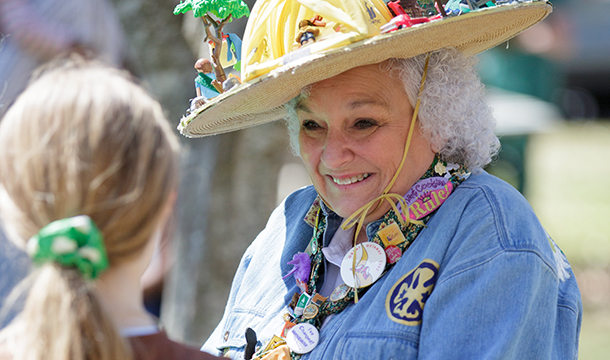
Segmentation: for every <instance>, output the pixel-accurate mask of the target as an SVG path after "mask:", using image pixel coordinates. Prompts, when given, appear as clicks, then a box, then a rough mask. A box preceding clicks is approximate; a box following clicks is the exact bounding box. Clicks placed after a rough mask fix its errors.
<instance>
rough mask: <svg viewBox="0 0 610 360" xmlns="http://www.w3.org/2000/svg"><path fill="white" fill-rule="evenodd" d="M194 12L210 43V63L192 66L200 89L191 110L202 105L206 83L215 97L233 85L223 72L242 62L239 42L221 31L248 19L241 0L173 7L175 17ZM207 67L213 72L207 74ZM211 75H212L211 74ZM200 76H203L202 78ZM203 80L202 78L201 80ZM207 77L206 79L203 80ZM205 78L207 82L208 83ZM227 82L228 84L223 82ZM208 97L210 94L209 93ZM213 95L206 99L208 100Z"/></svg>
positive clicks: (193, 1) (200, 0) (190, 0)
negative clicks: (201, 23) (240, 20)
mask: <svg viewBox="0 0 610 360" xmlns="http://www.w3.org/2000/svg"><path fill="white" fill-rule="evenodd" d="M191 10H192V11H193V16H194V17H195V18H200V19H201V21H202V22H203V26H204V31H205V38H204V41H207V42H209V43H210V47H211V50H212V51H211V52H212V55H211V57H212V60H211V61H210V60H208V59H199V60H197V62H196V63H195V69H197V71H198V72H199V74H200V75H199V77H198V78H197V79H198V80H199V82H198V81H197V80H195V82H196V83H197V84H199V85H201V87H197V91H198V92H197V98H195V99H193V101H194V103H192V104H191V109H190V110H191V111H192V110H194V109H193V105H195V107H197V105H200V104H202V103H205V101H203V100H205V99H201V98H200V97H201V96H202V95H204V94H200V90H201V89H202V88H209V87H208V86H207V85H208V82H210V83H211V85H212V86H213V88H212V89H211V90H212V91H215V92H216V94H215V95H214V96H216V95H218V94H221V93H223V92H224V91H225V90H224V88H228V89H230V88H232V87H234V86H235V81H236V79H237V80H239V78H235V77H234V78H229V79H227V75H226V73H225V71H224V68H225V67H228V66H230V65H235V67H236V68H239V66H240V61H241V39H239V37H238V36H237V35H235V34H229V33H227V34H225V33H224V32H223V28H224V26H225V25H226V24H227V23H229V22H231V21H232V20H233V19H239V18H241V17H243V16H250V9H248V5H246V4H245V3H244V2H243V1H242V0H185V1H182V2H180V4H178V5H177V6H176V7H175V8H174V14H175V15H178V14H184V13H186V12H188V11H191ZM210 68H211V69H212V71H210ZM212 73H213V75H212ZM202 74H203V75H202ZM208 74H209V75H208ZM204 77H205V78H204ZM206 78H207V79H206ZM208 79H209V80H210V81H208ZM227 80H229V83H228V84H227V85H224V82H225V81H227ZM209 95H213V94H211V93H209ZM214 96H206V98H207V99H209V98H210V97H214Z"/></svg>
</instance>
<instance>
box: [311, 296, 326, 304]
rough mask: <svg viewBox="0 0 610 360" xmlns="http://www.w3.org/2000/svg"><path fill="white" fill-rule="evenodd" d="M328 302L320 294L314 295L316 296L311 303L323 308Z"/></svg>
mask: <svg viewBox="0 0 610 360" xmlns="http://www.w3.org/2000/svg"><path fill="white" fill-rule="evenodd" d="M325 301H326V298H325V297H324V296H322V295H320V294H317V293H316V294H314V296H313V297H312V298H311V302H312V303H314V304H316V305H318V306H321V305H322V304H323V303H324V302H325Z"/></svg>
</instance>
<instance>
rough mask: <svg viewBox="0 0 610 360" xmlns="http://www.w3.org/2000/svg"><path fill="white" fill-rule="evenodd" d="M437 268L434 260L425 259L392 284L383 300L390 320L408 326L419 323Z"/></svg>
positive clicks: (434, 281)
mask: <svg viewBox="0 0 610 360" xmlns="http://www.w3.org/2000/svg"><path fill="white" fill-rule="evenodd" d="M438 268H439V266H438V264H437V263H436V262H435V261H434V260H430V259H425V260H424V261H422V262H421V263H420V264H419V265H417V267H416V268H415V269H413V270H411V271H410V272H409V273H408V274H406V275H404V276H403V277H401V278H400V279H399V280H398V281H397V282H396V284H394V286H392V288H391V289H390V292H388V296H387V298H386V300H385V309H386V312H387V314H388V317H389V318H390V319H391V320H392V321H395V322H397V323H399V324H403V325H409V326H415V325H419V324H420V323H421V321H422V313H423V311H424V305H425V304H426V301H427V300H428V297H430V294H432V289H433V288H434V284H436V278H437V275H438Z"/></svg>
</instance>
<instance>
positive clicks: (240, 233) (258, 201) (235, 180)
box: [114, 0, 287, 346]
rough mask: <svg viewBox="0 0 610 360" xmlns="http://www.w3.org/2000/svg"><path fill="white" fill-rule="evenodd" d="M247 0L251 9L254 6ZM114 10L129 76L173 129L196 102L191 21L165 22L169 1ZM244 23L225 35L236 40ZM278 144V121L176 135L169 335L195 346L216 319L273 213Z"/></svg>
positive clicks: (281, 144)
mask: <svg viewBox="0 0 610 360" xmlns="http://www.w3.org/2000/svg"><path fill="white" fill-rule="evenodd" d="M246 2H247V3H248V5H250V8H252V4H253V3H254V1H253V0H247V1H246ZM114 3H115V5H116V7H117V9H118V10H119V12H120V16H121V19H122V20H123V24H124V27H125V31H126V33H127V37H128V40H130V42H131V44H130V45H131V48H132V50H133V52H132V55H133V59H134V61H133V64H134V66H133V67H132V68H133V69H135V70H136V73H137V75H139V76H141V77H142V78H143V79H144V80H145V83H147V84H148V85H149V88H150V89H151V90H152V92H153V94H155V95H156V96H157V98H158V99H159V100H160V102H161V104H162V105H163V107H164V109H165V110H166V111H167V114H168V118H169V119H170V121H171V122H172V127H175V126H176V125H177V124H178V121H179V119H180V117H181V116H182V114H183V113H184V111H185V110H186V108H187V107H188V99H189V98H192V97H194V95H195V88H194V83H193V80H194V78H195V77H196V76H197V73H196V71H195V70H193V65H194V63H195V58H196V57H195V56H193V53H198V51H195V52H191V50H189V48H188V46H187V44H186V42H185V40H184V38H183V37H182V35H181V27H182V21H188V20H187V19H185V18H187V17H190V18H191V19H192V20H195V19H194V18H192V16H191V15H190V14H185V15H181V16H175V15H173V13H172V10H173V7H174V6H175V3H176V2H175V1H169V0H148V1H144V0H123V1H119V0H114ZM246 20H247V19H246V18H245V17H244V18H242V19H239V20H236V21H233V22H231V23H230V24H227V28H231V30H230V31H231V32H233V33H237V34H238V35H241V34H243V28H244V26H245V22H246ZM196 22H197V23H199V24H201V22H200V21H196ZM199 26H200V25H199ZM202 30H203V29H200V30H199V31H198V34H200V35H198V36H202V35H203V31H202ZM189 40H191V39H189ZM202 40H203V39H199V40H198V41H192V43H193V44H202ZM197 57H199V56H197ZM286 138H287V136H286V133H285V130H284V129H283V125H282V124H279V123H277V122H276V123H273V124H267V125H263V126H259V127H255V128H251V129H246V130H242V131H238V132H234V133H229V134H223V135H218V136H213V137H208V138H203V139H186V138H183V137H182V140H183V141H182V143H183V153H182V168H181V183H180V189H179V196H178V202H177V204H176V211H177V215H178V216H177V226H176V228H177V234H176V236H175V239H174V240H175V241H174V249H173V253H174V255H175V259H176V260H175V262H174V264H175V265H174V266H173V268H172V269H171V274H170V276H168V278H167V279H166V282H165V289H164V294H163V304H162V311H161V320H162V322H163V324H164V326H165V330H166V331H167V332H168V334H169V335H170V337H172V338H174V339H176V340H178V341H182V342H186V343H189V344H191V345H193V346H201V345H202V344H203V342H204V341H205V339H206V338H207V337H208V335H209V334H210V333H211V332H212V330H213V329H214V327H215V326H216V324H217V323H218V321H219V320H220V317H221V316H222V313H223V311H224V307H225V304H226V300H227V296H228V293H229V288H230V286H231V280H232V279H233V275H234V273H235V270H236V268H237V265H238V263H239V260H240V258H241V256H242V255H243V253H244V251H245V249H246V247H247V246H248V245H249V244H250V242H251V241H252V240H253V239H254V237H255V236H256V235H257V234H258V232H259V231H260V230H262V229H263V227H264V226H265V223H266V221H267V219H268V217H269V214H270V213H271V211H272V209H273V208H274V207H275V205H276V186H277V185H276V184H277V175H278V172H279V169H280V167H281V166H282V164H283V160H284V159H285V157H286V153H287V150H284V149H286V148H287V139H286Z"/></svg>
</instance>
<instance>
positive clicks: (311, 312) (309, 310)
mask: <svg viewBox="0 0 610 360" xmlns="http://www.w3.org/2000/svg"><path fill="white" fill-rule="evenodd" d="M318 311H319V310H318V307H317V306H316V305H315V304H309V305H307V306H306V307H305V310H303V317H304V318H305V319H313V318H315V317H316V316H317V315H318Z"/></svg>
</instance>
